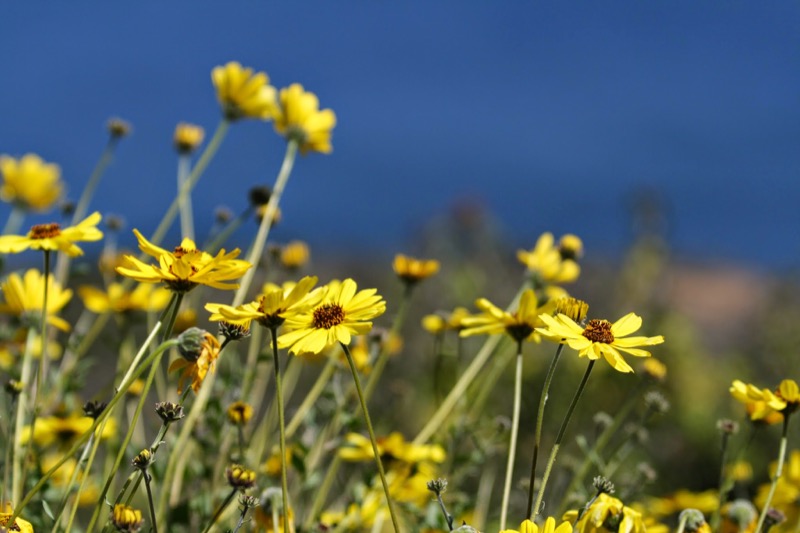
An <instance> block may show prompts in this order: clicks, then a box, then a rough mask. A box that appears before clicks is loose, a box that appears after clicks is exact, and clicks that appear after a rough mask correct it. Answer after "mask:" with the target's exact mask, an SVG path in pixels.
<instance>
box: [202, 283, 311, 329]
mask: <svg viewBox="0 0 800 533" xmlns="http://www.w3.org/2000/svg"><path fill="white" fill-rule="evenodd" d="M316 283H317V277H316V276H306V277H304V278H303V279H301V280H300V281H298V282H297V283H285V284H284V285H283V286H282V287H278V286H277V285H272V284H267V285H265V287H264V291H263V294H262V295H261V296H259V298H258V299H257V300H256V301H254V302H250V303H247V304H244V305H240V306H238V307H232V306H230V305H223V304H213V303H211V304H206V310H207V311H209V312H211V317H210V320H213V321H221V320H224V321H226V322H230V323H231V324H249V323H250V322H251V321H252V320H255V321H256V322H258V323H259V324H261V325H262V326H264V327H265V328H270V329H271V328H277V327H279V326H281V325H282V324H283V323H284V322H285V321H286V320H287V319H288V318H290V317H294V316H296V315H297V314H298V313H300V312H302V311H305V310H306V308H307V307H308V306H309V305H311V303H310V302H313V297H311V299H310V297H309V291H311V289H312V288H313V287H314V285H315V284H316ZM316 295H318V296H319V297H321V293H316ZM318 299H319V298H317V300H318Z"/></svg>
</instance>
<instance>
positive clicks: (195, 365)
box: [167, 328, 222, 394]
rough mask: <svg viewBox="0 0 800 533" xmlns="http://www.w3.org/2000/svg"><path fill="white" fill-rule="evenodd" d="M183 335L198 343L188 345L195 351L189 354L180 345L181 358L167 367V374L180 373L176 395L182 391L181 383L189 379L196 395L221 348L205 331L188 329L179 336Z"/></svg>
mask: <svg viewBox="0 0 800 533" xmlns="http://www.w3.org/2000/svg"><path fill="white" fill-rule="evenodd" d="M184 335H186V336H187V337H188V336H192V337H193V339H194V340H196V341H198V342H196V343H195V342H191V341H190V342H189V344H190V345H192V346H193V347H195V348H197V349H196V350H193V351H192V352H191V353H189V352H187V351H185V350H183V343H182V345H181V346H179V351H180V352H181V357H180V358H178V359H176V360H175V361H173V362H172V364H170V365H169V368H168V369H167V372H173V371H180V372H181V375H180V377H179V378H178V394H180V393H181V391H182V390H183V382H184V381H185V380H186V379H190V378H191V380H192V390H193V391H194V392H195V393H197V392H198V391H199V390H200V386H201V385H202V384H203V381H205V379H206V376H207V375H208V373H209V372H214V368H215V367H216V364H217V359H218V358H219V352H220V350H221V349H222V347H221V345H220V343H219V341H218V340H217V337H216V336H214V335H212V334H211V333H209V332H207V331H203V330H199V329H197V328H190V329H188V330H187V331H185V332H184V333H182V334H181V336H184ZM198 336H199V338H198Z"/></svg>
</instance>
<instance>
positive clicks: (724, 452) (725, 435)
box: [709, 431, 731, 531]
mask: <svg viewBox="0 0 800 533" xmlns="http://www.w3.org/2000/svg"><path fill="white" fill-rule="evenodd" d="M730 436H731V434H730V433H729V432H727V431H723V432H722V444H721V446H720V447H721V450H720V458H719V463H720V464H719V482H718V483H717V487H718V494H719V501H718V502H717V508H716V509H714V513H713V514H712V515H711V520H710V522H709V525H710V526H711V530H712V531H717V529H718V527H719V520H720V515H721V513H722V503H723V501H722V500H723V498H724V497H725V493H724V492H723V489H724V488H725V467H726V462H727V456H728V440H729V439H730Z"/></svg>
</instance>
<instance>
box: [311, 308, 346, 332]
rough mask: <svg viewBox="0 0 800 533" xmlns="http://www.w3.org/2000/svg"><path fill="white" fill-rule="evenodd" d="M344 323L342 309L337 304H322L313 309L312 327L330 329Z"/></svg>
mask: <svg viewBox="0 0 800 533" xmlns="http://www.w3.org/2000/svg"><path fill="white" fill-rule="evenodd" d="M342 322H344V309H342V306H341V305H339V304H324V305H321V306H319V307H317V308H316V309H314V327H315V328H317V329H331V328H332V327H333V326H338V325H339V324H341V323H342Z"/></svg>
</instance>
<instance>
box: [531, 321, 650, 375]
mask: <svg viewBox="0 0 800 533" xmlns="http://www.w3.org/2000/svg"><path fill="white" fill-rule="evenodd" d="M540 318H541V319H542V321H543V322H544V323H545V327H543V328H536V331H537V332H539V333H541V334H542V335H543V336H544V337H546V338H548V339H549V340H551V341H553V342H557V343H560V344H566V345H568V346H569V347H570V348H572V349H573V350H577V351H578V356H579V357H588V358H589V359H591V360H596V359H599V358H601V357H603V358H605V360H606V362H608V364H610V365H611V366H612V367H613V368H614V369H615V370H617V371H619V372H633V368H631V366H630V365H629V364H628V363H627V362H625V359H623V357H622V354H620V352H625V353H628V354H630V355H633V356H635V357H650V352H648V351H647V350H643V349H641V348H639V347H640V346H654V345H656V344H661V343H663V342H664V337H662V336H661V335H658V336H655V337H641V336H640V337H628V335H630V334H631V333H634V332H636V331H638V330H639V328H641V327H642V319H641V317H639V316H638V315H636V314H634V313H628V314H627V315H625V316H623V317H622V318H620V319H619V320H617V321H616V322H614V323H613V324H612V323H611V322H609V321H608V320H597V319H592V320H590V321H589V322H588V323H587V324H586V327H581V326H580V325H578V324H577V323H576V322H575V321H574V320H572V319H571V318H569V317H568V316H567V315H564V314H559V315H556V316H554V317H553V316H550V315H540Z"/></svg>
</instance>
